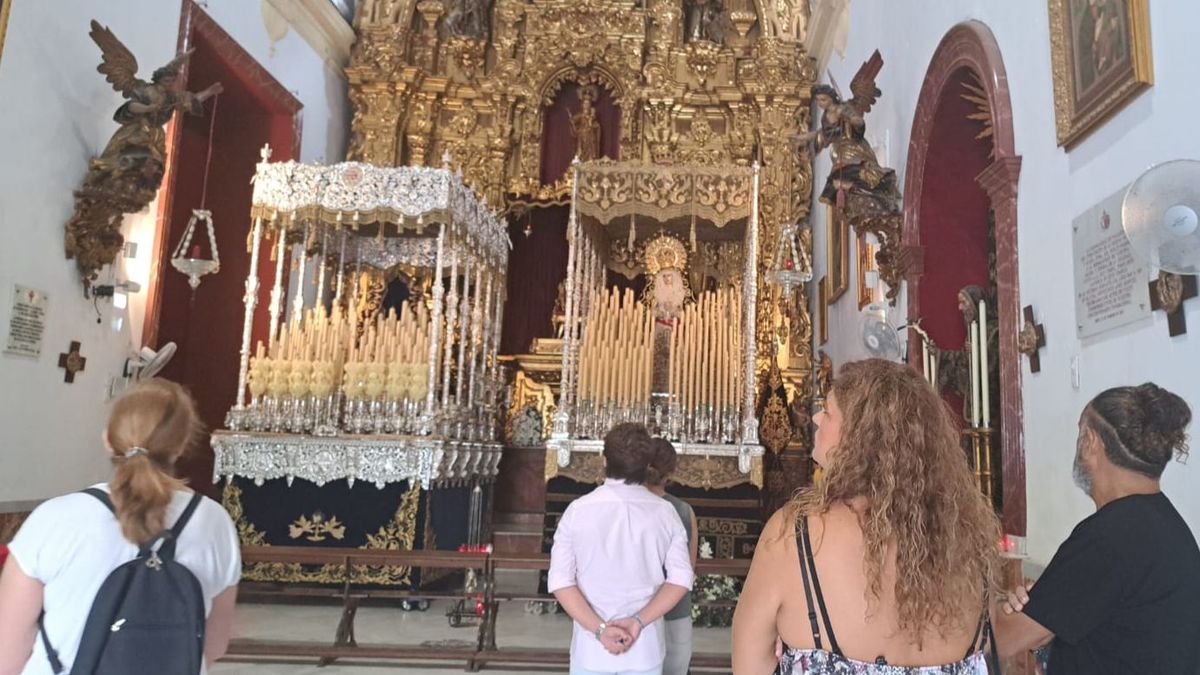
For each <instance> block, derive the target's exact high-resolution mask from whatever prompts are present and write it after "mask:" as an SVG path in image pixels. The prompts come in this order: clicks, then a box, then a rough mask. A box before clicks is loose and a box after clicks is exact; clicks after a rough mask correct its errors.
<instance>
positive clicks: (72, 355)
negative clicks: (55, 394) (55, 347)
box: [58, 342, 87, 384]
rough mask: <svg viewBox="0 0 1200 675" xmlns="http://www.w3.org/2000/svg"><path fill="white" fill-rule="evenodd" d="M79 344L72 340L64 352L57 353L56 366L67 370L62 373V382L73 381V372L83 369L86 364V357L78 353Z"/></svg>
mask: <svg viewBox="0 0 1200 675" xmlns="http://www.w3.org/2000/svg"><path fill="white" fill-rule="evenodd" d="M81 346H82V345H80V344H79V343H78V342H72V343H71V348H70V349H68V350H67V353H65V354H59V355H58V367H59V368H63V369H65V370H66V371H67V372H66V373H64V374H63V382H66V383H68V384H69V383H72V382H74V381H75V373H78V372H79V371H81V370H83V368H84V366H85V365H87V359H85V358H83V356H82V355H81V354H80V353H79V348H80V347H81Z"/></svg>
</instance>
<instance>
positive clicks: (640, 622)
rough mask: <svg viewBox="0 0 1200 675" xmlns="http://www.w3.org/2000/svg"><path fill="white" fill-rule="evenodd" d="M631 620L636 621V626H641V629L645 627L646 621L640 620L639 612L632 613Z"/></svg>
mask: <svg viewBox="0 0 1200 675" xmlns="http://www.w3.org/2000/svg"><path fill="white" fill-rule="evenodd" d="M633 620H634V621H636V622H637V625H638V628H641V629H642V630H645V629H646V622H644V621H642V617H641V615H640V614H634V615H633Z"/></svg>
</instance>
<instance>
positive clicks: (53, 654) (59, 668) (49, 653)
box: [38, 609, 64, 675]
mask: <svg viewBox="0 0 1200 675" xmlns="http://www.w3.org/2000/svg"><path fill="white" fill-rule="evenodd" d="M38 632H39V633H41V635H42V647H45V649H46V658H47V659H49V661H50V670H52V671H54V672H55V674H56V675H57V673H61V672H63V670H64V668H63V664H62V661H61V660H59V658H58V652H57V651H55V649H54V647H53V646H52V645H51V644H50V636H49V635H47V634H46V610H44V609H43V610H42V613H41V614H38Z"/></svg>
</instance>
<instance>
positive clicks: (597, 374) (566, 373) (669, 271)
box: [546, 161, 763, 485]
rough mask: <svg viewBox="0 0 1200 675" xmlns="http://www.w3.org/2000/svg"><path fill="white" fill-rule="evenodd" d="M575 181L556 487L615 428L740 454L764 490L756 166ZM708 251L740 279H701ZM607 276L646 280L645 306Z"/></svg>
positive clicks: (551, 468) (554, 446)
mask: <svg viewBox="0 0 1200 675" xmlns="http://www.w3.org/2000/svg"><path fill="white" fill-rule="evenodd" d="M573 177H574V181H573V186H572V193H571V208H570V215H569V221H568V225H567V240H568V247H569V248H568V257H567V276H566V282H565V293H564V295H565V297H564V303H563V304H564V314H565V321H564V330H563V338H562V339H563V347H562V379H561V386H560V391H559V398H558V402H557V411H556V412H555V415H554V418H553V424H552V430H551V434H550V437H549V439H548V440H547V443H546V445H547V449H548V456H547V462H546V464H547V479H549V478H550V477H552V476H553V475H555V474H556V473H557V472H558V470H560V469H564V468H566V467H568V466H569V465H571V463H572V456H573V455H580V454H583V455H588V454H590V455H593V456H594V455H596V454H598V453H599V452H600V451H601V450H602V448H603V437H604V433H605V432H606V431H607V430H608V429H609V428H611V427H612V425H614V424H616V423H620V422H637V423H642V424H645V425H646V426H647V427H648V428H649V429H650V431H651V433H652V434H654V435H656V436H661V437H664V438H668V439H670V440H671V441H672V442H674V444H675V447H676V450H677V451H678V452H679V453H680V455H682V456H684V457H685V458H686V457H695V456H702V457H707V458H713V459H716V458H721V459H724V460H726V461H728V460H730V459H735V460H736V464H737V470H738V472H740V473H741V474H743V475H747V476H748V477H750V476H749V474H751V473H752V472H753V473H754V474H755V475H754V476H753V477H750V480H749V482H753V483H755V484H759V485H761V472H762V463H761V457H762V453H763V449H762V446H761V445H759V442H758V421H757V419H756V418H755V405H754V403H755V398H754V397H755V367H756V366H755V359H756V353H755V349H756V335H755V316H756V306H755V305H756V298H757V287H758V259H757V255H758V218H759V214H758V193H759V189H758V167H757V166H754V167H745V166H722V167H705V166H657V165H649V164H642V163H620V162H609V161H599V162H589V163H586V164H581V163H579V162H576V163H575V165H574V167H573ZM703 246H717V247H721V248H720V249H719V250H720V251H721V252H722V253H720V254H719V255H724V256H725V257H726V258H727V259H729V260H734V259H736V260H739V261H740V265H738V269H737V270H736V272H735V273H733V274H730V275H726V276H724V277H722V276H721V275H716V276H703V275H698V274H692V273H690V272H691V270H690V269H689V267H690V265H689V260H690V259H691V258H692V257H693V254H694V252H695V251H697V249H698V248H699V247H703ZM609 270H626V271H627V270H637V271H640V272H642V273H644V275H645V282H646V286H645V290H644V291H643V292H642V294H641V297H640V298H639V297H637V296H636V295H635V294H634V293H633V291H632V290H630V289H626V290H624V291H621V290H618V289H616V288H610V287H609V285H608V283H607V281H606V278H607V276H608V271H609ZM695 284H700V285H701V287H698V288H697V287H693V285H695Z"/></svg>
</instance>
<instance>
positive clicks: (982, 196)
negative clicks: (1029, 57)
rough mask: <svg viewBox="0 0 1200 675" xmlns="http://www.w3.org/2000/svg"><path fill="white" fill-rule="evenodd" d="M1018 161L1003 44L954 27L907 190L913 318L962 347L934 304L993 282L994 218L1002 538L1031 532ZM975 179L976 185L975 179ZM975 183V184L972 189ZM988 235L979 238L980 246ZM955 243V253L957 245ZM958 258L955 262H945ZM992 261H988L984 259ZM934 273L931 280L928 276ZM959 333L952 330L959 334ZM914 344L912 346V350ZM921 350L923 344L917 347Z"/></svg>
mask: <svg viewBox="0 0 1200 675" xmlns="http://www.w3.org/2000/svg"><path fill="white" fill-rule="evenodd" d="M964 82H970V83H972V84H975V85H977V86H979V87H980V88H981V89H982V90H983V91H984V93H985V94H986V99H987V109H988V111H989V113H990V115H989V119H988V120H986V122H987V123H990V125H991V129H992V134H991V143H990V145H991V147H990V148H988V150H989V151H990V155H988V156H981V155H980V154H979V153H980V150H981V146H980V145H979V143H977V142H974V140H975V139H974V134H975V133H978V131H979V130H980V127H978V126H969V125H968V123H969V122H972V121H971V120H967V119H966V117H965V113H966V110H965V109H961V108H963V106H964V105H967V103H966V102H965V101H963V99H962V98H961V94H963V93H965V89H964V87H963V84H964ZM980 123H983V121H977V122H975V124H980ZM1020 168H1021V158H1020V156H1018V155H1017V154H1016V151H1015V148H1014V144H1013V128H1012V102H1011V100H1010V98H1009V93H1008V76H1007V75H1006V73H1005V69H1004V62H1003V59H1002V58H1001V55H1000V47H999V45H998V44H997V43H996V38H995V36H994V35H993V34H992V32H991V30H990V29H989V28H988V27H987V26H986V25H985V24H983V23H981V22H978V21H967V22H964V23H961V24H958V25H957V26H955V27H954V28H952V29H951V30H950V31H949V32H948V33H947V34H946V36H945V37H944V38H942V41H941V43H940V44H939V45H938V48H937V50H936V51H935V52H934V55H933V58H932V59H931V60H930V64H929V68H928V69H927V71H926V74H925V82H924V85H923V86H922V88H921V93H920V96H919V97H918V99H917V109H916V113H915V114H914V117H913V128H912V134H911V136H910V140H909V150H908V163H907V169H906V178H905V186H904V234H903V242H904V246H905V249H906V251H907V252H908V254H909V258H910V259H911V260H912V261H913V264H912V265H910V269H909V271H908V275H907V277H906V281H907V283H908V315H909V318H910V319H916V318H917V317H923V316H926V315H929V316H930V317H935V318H934V320H933V324H934V329H935V331H940V332H941V335H940V336H939V335H935V337H940V338H941V339H940V340H939V342H940V343H941V344H942V346H944V347H951V346H953V344H954V339H955V338H957V340H958V344H961V339H962V337H963V328H962V327H961V319H960V320H959V321H960V324H959V325H958V326H957V327H954V326H951V325H947V324H948V317H949V315H946V314H945V308H944V307H942V308H939V307H934V306H931V302H932V297H933V295H934V294H935V293H937V294H940V295H943V296H944V295H947V294H949V296H950V297H951V298H953V293H954V292H955V291H956V290H957V288H955V284H958V287H961V286H962V285H965V284H966V283H972V282H976V283H977V282H978V281H984V280H986V276H984V277H983V278H982V279H973V278H972V275H973V274H974V275H976V276H978V275H980V273H981V272H980V270H982V274H983V275H986V273H987V272H986V270H987V266H986V264H984V265H983V266H982V267H980V266H979V265H978V263H979V261H978V260H977V259H976V258H978V254H979V252H980V250H981V247H983V248H982V250H983V251H984V252H985V253H986V251H987V249H988V248H990V247H984V246H986V237H987V229H986V220H984V221H982V223H983V225H982V227H983V229H982V230H981V229H980V227H981V221H980V217H981V215H982V217H983V218H985V219H986V218H987V210H988V209H990V211H991V214H992V217H993V218H994V233H995V241H994V244H993V246H994V250H995V262H994V265H995V282H996V313H997V317H998V321H999V342H1000V345H999V353H1000V409H1001V414H1000V418H1001V429H1000V441H1001V445H1000V452H1001V461H1000V465H1001V471H1002V475H1003V520H1004V528H1005V531H1006V532H1008V533H1010V534H1016V535H1024V534H1025V520H1026V513H1025V451H1024V439H1023V435H1022V433H1023V414H1022V403H1021V360H1020V354H1019V353H1018V352H1017V330H1018V324H1019V313H1020V294H1019V287H1018V286H1019V283H1018V274H1017V178H1018V176H1019V174H1020ZM970 178H973V179H974V180H973V181H970V180H968V179H970ZM972 183H973V184H972ZM981 233H982V237H983V238H982V239H981ZM954 244H957V245H958V248H955V247H954V246H953V245H954ZM949 252H953V253H954V254H955V255H956V256H958V258H957V259H956V262H955V264H954V265H949V266H947V265H940V264H938V263H937V262H935V258H936V257H938V256H945V255H947V253H949ZM985 263H986V259H985ZM927 272H928V273H927ZM954 329H956V331H957V333H955V330H954ZM914 344H915V343H914ZM917 348H918V349H919V347H917Z"/></svg>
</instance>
